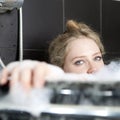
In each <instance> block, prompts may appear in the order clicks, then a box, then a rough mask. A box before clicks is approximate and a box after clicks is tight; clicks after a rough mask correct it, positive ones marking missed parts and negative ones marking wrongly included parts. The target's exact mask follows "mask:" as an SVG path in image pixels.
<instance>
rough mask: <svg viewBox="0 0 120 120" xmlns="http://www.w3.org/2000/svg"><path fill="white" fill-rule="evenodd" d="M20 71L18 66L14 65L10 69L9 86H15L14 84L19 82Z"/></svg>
mask: <svg viewBox="0 0 120 120" xmlns="http://www.w3.org/2000/svg"><path fill="white" fill-rule="evenodd" d="M19 74H20V71H19V67H18V66H17V67H15V68H14V69H13V70H12V71H11V76H10V79H11V80H10V88H11V89H12V88H14V86H16V84H18V83H19V79H20V75H19Z"/></svg>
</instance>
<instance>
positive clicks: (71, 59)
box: [71, 56, 86, 61]
mask: <svg viewBox="0 0 120 120" xmlns="http://www.w3.org/2000/svg"><path fill="white" fill-rule="evenodd" d="M85 57H86V56H76V57H74V58H72V59H71V61H73V60H74V59H78V58H85Z"/></svg>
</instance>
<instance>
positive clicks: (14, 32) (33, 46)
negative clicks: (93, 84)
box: [0, 0, 120, 63]
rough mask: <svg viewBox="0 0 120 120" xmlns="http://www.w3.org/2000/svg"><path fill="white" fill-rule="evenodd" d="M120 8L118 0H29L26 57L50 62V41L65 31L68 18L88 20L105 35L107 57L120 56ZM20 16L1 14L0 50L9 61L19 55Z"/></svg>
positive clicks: (25, 7) (25, 23) (26, 4)
mask: <svg viewBox="0 0 120 120" xmlns="http://www.w3.org/2000/svg"><path fill="white" fill-rule="evenodd" d="M119 11H120V2H118V1H114V0H25V1H24V4H23V26H24V27H23V31H24V32H23V38H24V42H23V43H24V44H23V45H24V59H35V60H46V61H48V54H47V48H48V45H49V42H50V41H51V40H52V39H53V38H54V37H56V36H57V35H58V34H59V33H62V32H64V30H65V22H66V20H68V19H75V20H77V21H82V22H85V23H87V24H88V25H90V26H92V27H93V28H94V29H95V30H96V31H98V32H99V33H100V34H101V36H102V39H103V42H104V44H105V47H106V50H107V57H106V58H107V59H111V58H112V57H120V47H119V43H120V42H119V41H120V40H119V39H120V36H119V33H120V16H119ZM6 18H7V19H6ZM17 18H18V17H17V10H16V11H12V12H11V13H6V14H3V15H1V14H0V25H1V26H0V50H1V54H2V55H1V56H2V58H3V59H4V61H5V63H8V62H9V61H14V60H17V58H18V56H16V54H17V53H18V52H17V48H18V25H17V24H18V19H17ZM6 24H8V26H7V27H6V28H5V27H4V28H3V26H4V25H6ZM13 27H14V28H13ZM3 51H4V52H3Z"/></svg>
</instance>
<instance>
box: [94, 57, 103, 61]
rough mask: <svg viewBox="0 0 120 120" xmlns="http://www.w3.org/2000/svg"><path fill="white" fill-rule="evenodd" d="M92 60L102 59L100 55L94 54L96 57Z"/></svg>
mask: <svg viewBox="0 0 120 120" xmlns="http://www.w3.org/2000/svg"><path fill="white" fill-rule="evenodd" d="M94 60H95V61H101V60H102V57H101V56H96V57H95V58H94Z"/></svg>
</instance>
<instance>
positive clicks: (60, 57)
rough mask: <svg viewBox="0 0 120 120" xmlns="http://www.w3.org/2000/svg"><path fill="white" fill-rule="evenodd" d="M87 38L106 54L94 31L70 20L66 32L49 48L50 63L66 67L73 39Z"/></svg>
mask: <svg viewBox="0 0 120 120" xmlns="http://www.w3.org/2000/svg"><path fill="white" fill-rule="evenodd" d="M79 37H87V38H90V39H92V40H93V41H94V42H95V43H96V44H97V45H98V47H99V49H100V51H101V53H102V54H104V53H105V50H104V46H103V44H102V42H101V40H100V36H99V34H98V33H96V32H95V31H93V30H92V29H91V28H90V27H89V26H87V25H86V24H84V23H78V22H76V21H74V20H69V21H67V23H66V31H65V32H64V33H63V34H60V35H58V36H57V38H55V39H54V40H53V41H52V42H51V44H50V46H49V57H50V62H51V63H52V64H54V65H57V66H59V67H61V68H63V66H64V61H65V57H66V52H67V46H68V44H69V43H70V42H71V40H74V39H71V38H79Z"/></svg>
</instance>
